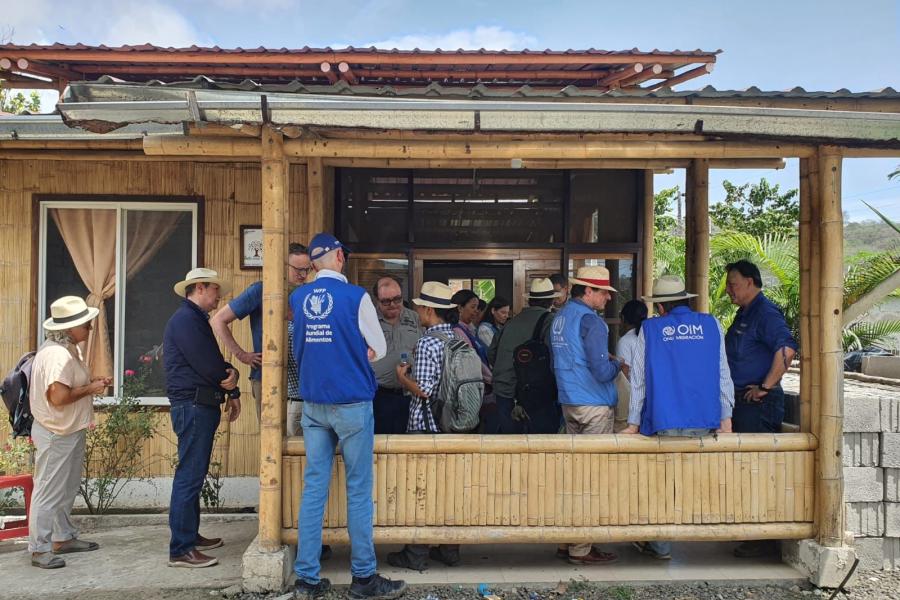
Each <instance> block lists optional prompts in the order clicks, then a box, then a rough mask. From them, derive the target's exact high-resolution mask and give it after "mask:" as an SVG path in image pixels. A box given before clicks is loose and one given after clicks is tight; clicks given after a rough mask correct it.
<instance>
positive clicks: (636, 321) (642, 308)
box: [622, 300, 647, 333]
mask: <svg viewBox="0 0 900 600" xmlns="http://www.w3.org/2000/svg"><path fill="white" fill-rule="evenodd" d="M646 318H647V305H646V304H644V303H643V302H641V301H640V300H629V301H628V302H626V303H625V306H623V307H622V320H623V321H625V324H626V325H633V326H634V327H635V329H636V333H640V332H641V323H643V322H644V320H645V319H646Z"/></svg>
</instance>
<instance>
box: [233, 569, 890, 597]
mask: <svg viewBox="0 0 900 600" xmlns="http://www.w3.org/2000/svg"><path fill="white" fill-rule="evenodd" d="M833 591H834V590H818V589H815V588H813V587H812V586H811V585H805V586H799V585H794V586H790V587H784V586H776V585H733V586H732V585H708V584H706V583H703V582H695V583H679V584H671V585H647V586H627V585H603V584H597V583H588V582H580V581H570V582H568V583H560V584H559V585H558V586H556V587H551V588H547V587H538V586H535V587H518V588H509V589H496V590H490V591H489V592H488V593H489V595H488V596H486V597H485V598H484V600H660V599H663V600H813V599H815V600H818V599H820V598H821V599H828V598H830V597H831V595H832V593H833ZM233 598H234V600H275V599H276V598H283V595H281V594H272V595H268V596H261V595H257V594H241V595H240V596H234V597H233ZM288 598H289V596H288ZM344 598H347V592H346V588H337V589H335V590H332V591H331V592H330V593H329V594H328V596H327V597H326V600H343V599H344ZM480 598H482V596H481V595H480V594H478V592H477V591H476V590H475V589H473V588H471V587H420V586H417V587H415V588H412V589H410V590H409V591H408V592H407V593H406V595H405V596H404V600H479V599H480ZM836 598H841V599H847V600H857V599H859V600H863V599H865V600H898V599H900V571H894V572H885V571H870V572H860V573H859V579H858V582H857V584H856V586H855V587H854V588H853V589H851V590H849V591H848V592H847V594H846V595H844V594H841V593H838V594H837V596H836ZM285 600H287V599H285Z"/></svg>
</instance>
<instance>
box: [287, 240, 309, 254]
mask: <svg viewBox="0 0 900 600" xmlns="http://www.w3.org/2000/svg"><path fill="white" fill-rule="evenodd" d="M288 254H289V255H291V256H294V255H296V254H309V248H307V247H306V246H304V245H303V244H298V243H297V242H291V243H290V244H288Z"/></svg>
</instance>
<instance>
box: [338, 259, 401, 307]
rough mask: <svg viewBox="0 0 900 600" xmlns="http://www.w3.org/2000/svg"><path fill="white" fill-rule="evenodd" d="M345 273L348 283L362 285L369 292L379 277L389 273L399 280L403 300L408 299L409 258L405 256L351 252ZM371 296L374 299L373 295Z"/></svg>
mask: <svg viewBox="0 0 900 600" xmlns="http://www.w3.org/2000/svg"><path fill="white" fill-rule="evenodd" d="M346 273H347V279H348V280H349V281H350V283H354V284H356V285H359V286H362V287H363V288H365V289H366V291H367V292H369V293H370V294H371V292H372V290H373V286H374V285H375V283H376V282H377V281H378V280H379V279H380V278H381V277H384V276H386V275H390V276H391V277H393V278H395V279H397V280H398V281H399V282H400V288H401V289H402V290H403V299H404V301H406V300H409V260H407V259H406V258H401V257H393V258H392V257H379V256H372V255H358V254H351V255H350V260H349V262H348V263H347V267H346ZM372 298H373V299H376V298H375V296H374V295H372Z"/></svg>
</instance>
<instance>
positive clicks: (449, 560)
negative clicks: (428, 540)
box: [428, 546, 459, 567]
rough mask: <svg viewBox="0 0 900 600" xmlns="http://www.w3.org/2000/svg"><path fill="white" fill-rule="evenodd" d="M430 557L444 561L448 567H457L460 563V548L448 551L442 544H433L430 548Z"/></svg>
mask: <svg viewBox="0 0 900 600" xmlns="http://www.w3.org/2000/svg"><path fill="white" fill-rule="evenodd" d="M428 558H430V559H431V560H436V561H438V562H442V563H444V564H445V565H447V566H448V567H455V566H456V565H458V564H459V550H451V551H448V550H447V549H445V548H441V547H440V546H432V547H431V548H429V549H428Z"/></svg>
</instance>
